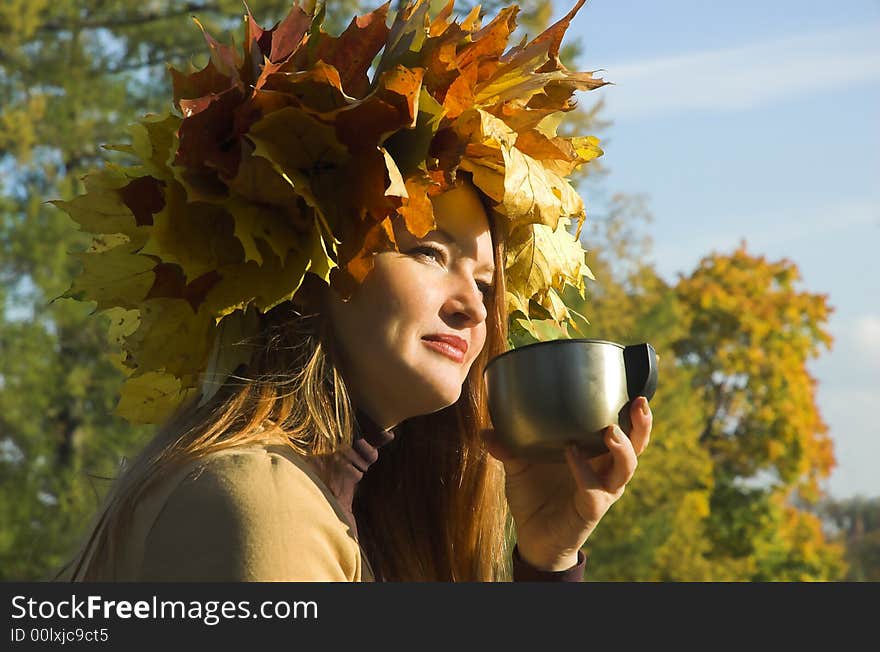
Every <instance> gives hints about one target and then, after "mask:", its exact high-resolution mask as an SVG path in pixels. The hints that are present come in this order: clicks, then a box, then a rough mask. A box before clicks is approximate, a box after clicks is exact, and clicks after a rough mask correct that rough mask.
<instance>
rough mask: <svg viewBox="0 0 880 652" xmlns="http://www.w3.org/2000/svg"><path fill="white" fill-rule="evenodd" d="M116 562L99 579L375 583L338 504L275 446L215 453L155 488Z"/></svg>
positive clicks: (302, 465)
mask: <svg viewBox="0 0 880 652" xmlns="http://www.w3.org/2000/svg"><path fill="white" fill-rule="evenodd" d="M114 557H115V560H113V563H112V564H111V563H110V562H106V563H104V564H102V568H101V571H100V577H99V578H98V580H99V581H147V582H162V581H193V582H206V581H230V582H241V581H287V582H293V581H339V582H359V581H373V580H374V575H373V572H372V570H371V569H370V567H369V564H368V562H367V560H366V557H365V555H364V554H363V553H362V550H361V548H360V546H359V545H358V542H357V541H356V540H355V538H354V536H353V534H352V531H351V529H350V528H349V526H348V524H347V522H346V517H345V516H344V512H343V510H342V508H341V507H340V505H339V503H338V501H337V500H336V497H335V496H334V495H333V494H332V493H331V491H330V490H329V489H328V488H327V486H326V485H325V484H324V482H323V481H322V480H321V478H320V477H319V476H318V475H317V474H316V473H315V470H314V469H313V467H312V466H311V465H310V464H309V463H308V462H307V461H306V459H305V458H303V457H301V456H298V455H296V454H294V453H293V452H291V451H289V450H287V449H284V448H283V447H280V446H271V445H266V446H261V445H254V446H248V447H239V448H235V449H229V450H225V451H221V452H219V453H213V454H211V455H209V456H208V457H206V458H204V459H201V460H199V461H197V462H192V463H190V464H189V465H188V466H185V467H183V468H182V469H179V470H178V471H177V472H176V473H174V474H172V476H170V477H169V478H167V479H165V480H163V481H162V482H160V483H158V484H157V485H155V486H154V487H153V488H152V489H151V490H150V491H149V493H148V494H146V495H145V496H143V497H142V498H141V499H140V500H139V501H138V503H137V508H136V509H135V513H134V519H133V526H132V528H131V530H130V531H129V532H128V533H127V534H126V537H125V544H124V546H123V549H122V550H121V551H120V552H119V554H118V555H115V556H114ZM113 566H115V568H113Z"/></svg>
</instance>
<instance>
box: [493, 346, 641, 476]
mask: <svg viewBox="0 0 880 652" xmlns="http://www.w3.org/2000/svg"><path fill="white" fill-rule="evenodd" d="M483 374H484V378H485V381H486V387H487V391H488V399H489V414H490V415H491V417H492V424H493V425H494V427H495V430H496V433H497V434H498V435H499V441H501V442H502V443H503V444H504V445H505V446H507V447H508V448H509V449H510V450H511V451H512V452H514V453H516V454H518V455H522V456H523V457H529V458H532V459H535V460H539V461H556V462H559V461H562V460H563V459H564V458H563V450H564V448H565V446H566V445H567V444H569V443H577V444H578V445H579V446H580V447H581V448H582V449H583V450H584V451H585V452H586V453H587V454H588V455H590V456H595V455H599V454H601V453H604V452H606V451H607V450H608V449H607V447H606V446H605V442H604V441H603V440H602V433H603V431H604V430H605V428H607V427H608V426H610V425H612V424H615V423H616V424H618V425H620V427H621V428H622V429H623V430H624V432H629V430H630V428H631V423H630V421H629V407H630V402H631V401H632V400H633V399H635V398H636V397H638V396H644V397H646V398H647V399H648V400H651V398H652V397H653V396H654V392H655V391H656V389H657V353H656V352H655V351H654V347H652V346H651V345H650V344H648V343H642V344H634V345H631V346H624V345H622V344H616V343H614V342H607V341H605V340H587V339H571V340H569V339H560V340H551V341H547V342H538V343H536V344H529V345H527V346H523V347H520V348H517V349H513V350H510V351H507V352H505V353H502V354H501V355H499V356H496V357H495V358H493V359H492V360H490V361H489V362H488V363H487V364H486V366H485V368H484V370H483Z"/></svg>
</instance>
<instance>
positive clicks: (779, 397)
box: [674, 243, 843, 580]
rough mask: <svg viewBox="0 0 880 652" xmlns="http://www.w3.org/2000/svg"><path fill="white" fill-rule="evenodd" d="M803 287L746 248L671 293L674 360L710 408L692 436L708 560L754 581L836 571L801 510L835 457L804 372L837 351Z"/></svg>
mask: <svg viewBox="0 0 880 652" xmlns="http://www.w3.org/2000/svg"><path fill="white" fill-rule="evenodd" d="M799 280H800V274H799V271H798V268H797V266H796V265H795V264H794V263H793V262H791V261H789V260H780V261H768V260H767V259H766V258H765V257H763V256H755V255H751V254H749V253H748V252H747V250H746V245H745V243H743V244H742V245H741V246H740V247H739V248H738V249H737V250H736V251H734V252H733V253H732V254H727V255H722V254H711V255H709V256H706V257H705V258H703V260H702V261H701V262H700V264H699V265H698V267H697V269H695V270H694V271H693V272H692V273H691V274H689V275H687V276H686V277H683V278H681V279H680V280H679V282H678V284H677V285H676V288H675V292H676V296H677V299H678V301H679V302H680V303H681V305H682V308H683V315H684V316H685V320H686V321H685V334H684V336H683V337H681V338H679V339H678V340H677V341H676V342H675V343H674V347H675V351H676V355H677V358H678V361H679V364H681V365H682V366H683V367H684V368H686V369H688V370H690V371H691V372H692V373H693V392H694V398H695V399H697V400H698V401H699V402H700V403H701V404H702V405H703V406H705V407H706V408H707V417H706V419H705V421H704V423H703V424H702V425H701V428H700V433H699V441H700V444H701V446H702V447H703V448H704V449H705V450H706V451H707V453H708V454H709V456H710V458H711V460H712V465H713V475H714V481H715V487H714V489H713V494H712V500H711V506H710V507H711V509H710V519H709V527H708V533H709V535H710V538H711V541H712V553H711V555H710V556H711V557H712V558H713V559H719V560H727V561H729V562H731V563H735V564H741V568H740V571H739V574H742V575H743V576H744V577H746V578H748V579H753V580H769V579H783V580H809V579H832V578H835V577H837V576H839V575H840V573H841V572H842V570H843V565H842V563H841V560H840V558H841V552H842V551H841V549H840V547H839V546H837V545H835V544H831V543H829V542H828V541H827V540H826V538H825V537H824V534H823V532H822V527H821V522H820V519H819V518H818V517H817V516H816V515H815V514H813V513H811V512H810V511H808V510H807V509H804V508H803V507H802V505H804V506H805V505H810V504H815V503H816V502H817V501H818V500H819V499H820V498H821V497H822V493H821V489H820V481H821V480H822V479H823V478H825V477H827V476H828V475H829V473H830V472H831V469H832V468H833V465H834V453H833V444H832V441H831V439H830V437H829V436H828V426H827V425H826V424H825V422H824V421H823V419H822V416H821V414H820V412H819V409H818V406H817V404H816V395H815V389H816V381H815V379H814V378H813V377H812V376H811V375H810V373H809V371H808V370H807V366H806V365H807V362H808V360H809V359H811V358H813V357H815V356H816V355H818V354H819V352H820V349H821V348H830V346H831V344H832V339H831V335H830V334H829V333H828V331H827V329H826V324H827V321H828V317H829V315H830V313H831V307H830V306H829V304H828V297H827V296H826V295H821V294H813V293H810V292H807V291H804V290H801V289H799V288H797V283H798V281H799Z"/></svg>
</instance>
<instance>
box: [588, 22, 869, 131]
mask: <svg viewBox="0 0 880 652" xmlns="http://www.w3.org/2000/svg"><path fill="white" fill-rule="evenodd" d="M603 70H604V71H605V72H604V73H603V75H602V76H603V77H604V78H606V79H608V80H609V81H612V82H614V84H615V85H614V86H606V87H603V88H602V89H601V91H600V92H602V93H603V94H604V96H605V98H606V102H607V104H608V109H609V113H610V114H611V115H614V116H615V118H616V119H618V120H621V119H624V118H643V117H656V116H657V115H661V114H666V113H670V112H676V111H685V110H694V109H696V110H708V111H740V110H746V109H751V108H754V107H757V106H760V105H764V104H769V103H772V102H775V101H778V100H780V99H785V98H790V97H793V96H798V95H803V94H809V93H817V92H822V93H827V92H829V91H833V90H836V89H840V88H843V87H847V86H852V85H856V84H862V83H866V82H877V81H880V24H873V25H867V26H859V27H852V28H846V29H840V30H834V31H829V32H823V33H818V34H810V35H804V36H796V37H790V38H786V39H780V40H777V41H770V42H765V43H756V44H752V45H747V46H744V47H738V48H732V49H724V50H712V51H706V52H696V53H690V54H683V55H678V56H671V57H666V58H661V59H651V60H650V61H637V62H633V63H623V64H621V65H613V64H609V65H607V66H605V67H604V69H603Z"/></svg>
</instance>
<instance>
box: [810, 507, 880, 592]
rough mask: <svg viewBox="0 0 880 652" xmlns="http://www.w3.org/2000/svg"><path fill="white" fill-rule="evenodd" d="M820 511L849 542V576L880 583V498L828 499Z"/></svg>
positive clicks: (847, 552) (841, 536) (838, 535)
mask: <svg viewBox="0 0 880 652" xmlns="http://www.w3.org/2000/svg"><path fill="white" fill-rule="evenodd" d="M818 513H819V515H820V516H821V517H822V518H823V521H824V522H825V524H826V527H827V528H828V529H830V530H831V532H832V535H836V536H837V537H839V538H840V539H841V540H842V541H843V543H844V544H845V545H846V562H847V564H848V566H849V570H848V571H847V574H846V579H847V580H850V581H854V582H880V498H876V497H875V498H866V497H864V496H855V497H853V498H847V499H845V500H830V499H829V500H826V501H823V502H822V503H821V504H820V505H819V506H818Z"/></svg>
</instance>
